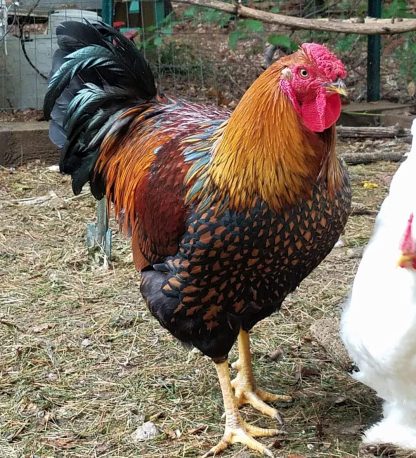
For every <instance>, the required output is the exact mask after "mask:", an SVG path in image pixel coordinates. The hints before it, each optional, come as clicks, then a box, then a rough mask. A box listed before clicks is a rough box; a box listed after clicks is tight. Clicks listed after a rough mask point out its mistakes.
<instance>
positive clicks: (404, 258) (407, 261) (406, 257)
mask: <svg viewBox="0 0 416 458" xmlns="http://www.w3.org/2000/svg"><path fill="white" fill-rule="evenodd" d="M414 262H415V255H414V254H404V253H400V256H399V259H398V260H397V265H398V266H399V267H403V268H409V267H413V265H414Z"/></svg>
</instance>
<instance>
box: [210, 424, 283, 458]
mask: <svg viewBox="0 0 416 458" xmlns="http://www.w3.org/2000/svg"><path fill="white" fill-rule="evenodd" d="M228 420H229V419H228ZM234 421H236V422H237V426H235V427H228V426H226V428H225V432H224V436H223V437H222V439H221V440H220V442H219V443H218V444H217V445H216V446H215V447H212V448H211V450H209V451H208V452H207V453H206V454H205V455H203V457H202V458H206V457H208V456H216V455H217V454H219V453H221V452H223V451H224V450H225V449H226V448H228V447H229V446H230V445H232V444H243V445H246V446H247V447H248V448H250V449H251V450H254V451H256V452H258V453H261V454H263V455H265V456H269V457H273V456H274V455H273V453H272V452H271V451H270V450H269V449H268V448H267V447H266V446H265V445H263V444H261V443H260V442H259V441H257V440H256V439H254V437H270V436H275V435H277V434H281V433H282V431H280V430H278V429H264V428H259V427H258V426H253V425H250V424H248V423H246V422H245V421H244V420H242V419H241V417H240V416H238V417H236V419H235V420H234Z"/></svg>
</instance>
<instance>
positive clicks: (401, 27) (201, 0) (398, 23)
mask: <svg viewBox="0 0 416 458" xmlns="http://www.w3.org/2000/svg"><path fill="white" fill-rule="evenodd" d="M176 2H177V3H187V4H190V5H198V6H204V7H206V8H213V9H216V10H219V11H224V12H226V13H230V14H236V15H239V16H241V17H246V18H251V19H258V20H260V21H262V22H267V23H269V24H279V25H282V26H285V27H288V28H290V29H306V30H320V31H327V32H338V33H340V32H341V33H356V34H359V35H388V34H395V33H405V32H411V31H413V30H416V19H402V18H391V19H375V18H369V17H366V18H365V19H361V18H351V19H344V20H335V19H331V20H329V19H325V18H324V19H306V18H301V17H294V16H286V15H283V14H276V13H269V12H267V11H261V10H257V9H254V8H248V7H247V6H243V5H241V4H237V3H234V4H232V3H225V2H221V1H218V0H176Z"/></svg>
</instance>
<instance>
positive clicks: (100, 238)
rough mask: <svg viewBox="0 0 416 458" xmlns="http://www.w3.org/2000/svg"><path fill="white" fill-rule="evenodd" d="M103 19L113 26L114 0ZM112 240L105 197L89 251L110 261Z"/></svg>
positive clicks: (106, 3)
mask: <svg viewBox="0 0 416 458" xmlns="http://www.w3.org/2000/svg"><path fill="white" fill-rule="evenodd" d="M101 17H102V20H103V22H105V23H106V24H108V25H112V24H113V0H103V2H102V10H101ZM111 238H112V234H111V229H109V228H108V212H107V199H106V198H105V197H103V198H102V199H101V200H99V201H98V202H97V222H96V223H95V224H94V223H89V224H88V225H87V246H88V248H89V249H94V248H95V247H100V248H101V249H102V251H103V254H104V256H105V258H107V259H110V257H111ZM104 262H105V261H104Z"/></svg>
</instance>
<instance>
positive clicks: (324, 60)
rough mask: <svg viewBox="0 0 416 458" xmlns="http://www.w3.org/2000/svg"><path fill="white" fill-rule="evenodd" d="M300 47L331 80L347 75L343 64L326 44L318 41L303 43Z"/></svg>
mask: <svg viewBox="0 0 416 458" xmlns="http://www.w3.org/2000/svg"><path fill="white" fill-rule="evenodd" d="M302 49H303V50H304V51H305V53H306V54H307V55H308V56H309V57H310V58H311V59H312V60H314V61H315V62H316V64H317V66H318V67H319V68H320V70H321V71H322V72H323V73H324V75H325V76H326V77H327V78H328V79H330V80H331V81H335V80H337V79H338V78H345V77H346V76H347V72H346V70H345V67H344V64H343V63H342V62H341V61H340V60H339V59H338V57H337V56H336V55H335V54H333V53H332V52H331V51H330V50H329V49H328V48H327V47H326V46H324V45H320V44H318V43H303V45H302Z"/></svg>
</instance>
